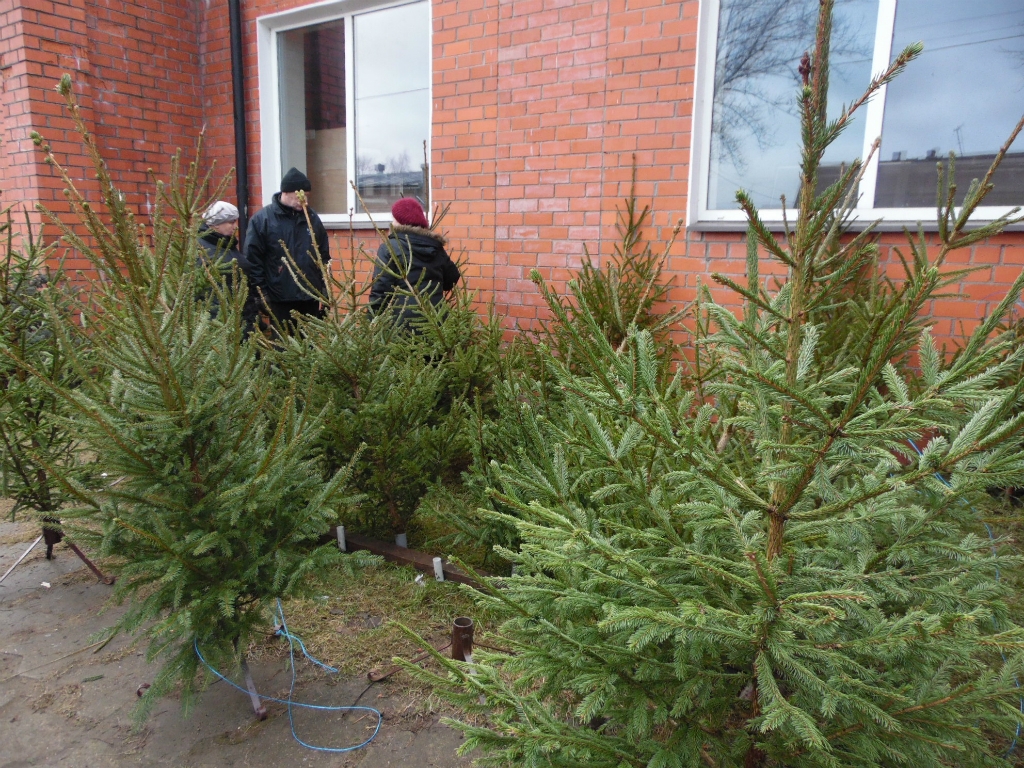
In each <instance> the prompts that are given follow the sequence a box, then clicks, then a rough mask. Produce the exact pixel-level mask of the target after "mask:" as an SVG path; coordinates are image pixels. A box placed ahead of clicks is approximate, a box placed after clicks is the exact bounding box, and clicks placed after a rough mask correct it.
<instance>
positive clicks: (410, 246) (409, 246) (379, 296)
mask: <svg viewBox="0 0 1024 768" xmlns="http://www.w3.org/2000/svg"><path fill="white" fill-rule="evenodd" d="M444 246H445V239H444V238H443V237H441V235H439V234H437V233H435V232H432V231H431V230H429V229H423V228H422V227H410V226H406V225H404V224H393V225H392V226H391V233H390V235H389V236H388V240H387V242H385V243H381V246H380V248H378V249H377V263H376V264H375V265H374V268H373V287H372V288H371V289H370V309H371V310H372V311H373V312H374V313H377V312H380V311H382V310H383V309H385V308H387V307H391V308H393V309H394V310H395V311H396V313H397V316H398V320H399V322H401V323H402V324H403V325H407V324H408V323H409V321H410V320H412V319H413V318H415V317H417V316H418V315H419V312H418V311H417V306H418V305H417V302H416V299H415V297H413V296H411V295H409V293H410V291H409V286H412V288H413V290H415V291H416V293H417V294H419V296H420V298H421V299H423V300H429V301H430V303H431V304H433V305H434V306H435V307H436V306H437V305H438V304H440V303H441V301H443V300H444V294H445V293H446V292H447V291H450V290H451V289H452V288H453V287H454V286H455V284H456V283H457V282H458V281H459V277H461V275H460V274H459V268H458V267H457V266H455V263H454V262H453V261H452V260H451V258H450V257H449V256H448V252H447V251H446V250H445V249H444ZM396 262H397V263H396ZM403 275H405V276H406V277H407V279H408V284H406V279H405V278H403Z"/></svg>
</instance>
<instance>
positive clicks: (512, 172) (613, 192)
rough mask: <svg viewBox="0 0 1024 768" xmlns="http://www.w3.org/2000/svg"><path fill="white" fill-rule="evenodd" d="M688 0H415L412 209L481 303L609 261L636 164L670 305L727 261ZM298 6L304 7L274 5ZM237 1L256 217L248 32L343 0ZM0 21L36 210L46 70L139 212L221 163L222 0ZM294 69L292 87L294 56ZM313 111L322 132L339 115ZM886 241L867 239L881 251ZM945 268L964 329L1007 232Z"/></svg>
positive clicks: (262, 133) (1018, 258)
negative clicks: (706, 196) (420, 114)
mask: <svg viewBox="0 0 1024 768" xmlns="http://www.w3.org/2000/svg"><path fill="white" fill-rule="evenodd" d="M355 1H356V0H348V2H355ZM360 1H361V0H360ZM707 1H708V0H705V1H704V2H698V0H430V3H429V19H430V20H429V29H428V30H426V31H425V32H424V34H425V35H426V36H427V37H426V39H427V40H428V41H429V56H430V73H429V78H430V79H429V84H430V110H429V126H430V128H429V134H430V135H429V160H430V166H429V171H430V182H431V192H430V194H431V201H432V202H433V203H435V204H442V205H450V206H451V208H450V212H449V214H448V216H447V218H446V220H445V225H446V226H445V229H446V232H447V234H448V235H449V237H450V239H451V241H452V243H453V244H454V246H455V250H456V251H464V258H465V259H466V260H467V262H468V266H467V269H466V277H467V284H468V285H469V286H470V287H471V288H473V289H476V290H478V291H479V294H480V297H481V299H482V300H484V301H488V300H490V299H491V298H493V299H494V301H495V302H496V305H497V308H498V311H499V312H500V313H501V314H502V315H504V316H505V317H507V318H508V319H509V323H510V324H511V323H513V322H516V321H524V322H529V321H531V320H533V319H535V318H537V317H538V313H539V312H540V311H541V310H540V306H539V305H540V298H539V296H538V294H537V292H536V290H535V289H534V287H533V285H532V284H531V283H530V282H529V279H528V274H529V271H530V270H531V269H533V268H537V269H539V270H540V271H541V273H542V274H544V275H545V277H546V278H548V279H549V280H551V281H552V282H554V283H556V284H557V283H560V282H563V281H564V280H566V279H567V278H568V276H569V275H570V274H571V272H572V270H573V269H574V268H575V267H576V266H577V265H578V264H579V261H580V258H581V257H582V255H583V251H584V247H586V248H587V249H588V250H589V252H590V253H591V254H592V255H606V254H608V253H610V252H611V248H612V244H613V242H614V241H615V240H616V231H615V221H616V207H617V206H618V205H619V204H620V203H621V200H622V198H623V196H624V195H625V194H626V192H627V191H628V188H629V183H630V174H631V166H632V163H633V159H634V158H635V161H636V164H637V173H638V185H637V192H638V195H639V197H640V198H641V201H642V202H645V203H646V202H650V203H651V204H652V207H653V209H654V216H653V219H652V222H651V226H650V228H649V230H648V233H647V234H648V237H649V239H651V240H652V241H653V242H655V243H659V242H664V241H665V240H667V238H668V237H669V235H670V233H671V230H672V228H673V227H674V226H675V224H676V222H677V221H678V220H679V219H680V218H683V219H686V218H687V217H688V218H689V221H688V224H689V226H687V228H686V229H685V230H684V232H683V233H682V234H681V235H680V237H679V239H678V241H677V242H676V244H675V246H674V247H673V248H672V251H671V254H670V257H669V262H668V266H669V273H670V274H671V275H673V277H674V286H675V287H674V288H673V291H672V294H671V297H672V299H673V300H674V301H679V302H683V301H687V300H689V299H690V298H692V297H693V295H694V288H695V285H696V282H697V280H698V279H699V278H701V277H704V276H706V275H708V274H709V273H710V272H712V271H719V272H724V273H731V274H740V273H742V271H743V251H744V247H745V246H744V242H743V240H744V238H743V233H742V227H738V226H736V225H735V223H728V222H727V223H726V224H724V225H722V224H721V223H719V224H717V225H712V226H704V225H703V224H702V223H701V222H699V221H697V220H696V219H697V218H698V217H697V216H696V214H695V206H694V199H692V196H691V191H692V190H691V185H693V184H694V174H693V173H691V166H692V165H695V164H696V163H697V155H698V154H699V153H700V152H701V151H703V150H702V149H701V148H700V147H699V146H697V144H698V139H699V138H700V132H701V129H700V125H699V123H700V120H701V119H703V118H700V115H699V113H700V109H701V104H702V100H703V101H704V102H707V101H708V100H709V96H708V95H707V94H704V95H703V96H702V95H701V87H700V80H699V78H700V77H702V75H701V72H702V67H703V68H705V70H704V71H705V75H704V77H707V74H706V68H707V67H709V66H710V67H711V69H712V70H713V69H714V66H715V64H714V61H715V60H714V58H713V57H711V58H709V56H708V55H707V54H704V55H703V59H700V58H699V48H700V45H699V41H701V42H702V44H704V45H706V40H707V33H706V31H705V32H703V33H702V32H701V29H700V27H701V25H702V24H706V23H707V19H706V14H707V13H708V11H707V7H706V5H707ZM775 1H776V2H779V1H780V0H775ZM717 2H718V3H720V4H721V5H722V6H723V7H725V6H727V4H728V3H727V2H726V0H717ZM368 5H369V6H370V7H373V4H368V3H365V2H364V3H363V4H362V5H361V6H360V7H364V6H368ZM814 5H816V4H814ZM702 6H704V7H702ZM716 7H717V6H716ZM320 9H322V11H321V10H320ZM300 11H301V12H302V13H305V14H307V15H306V16H298V15H296V16H295V17H294V19H292V17H290V16H289V15H288V14H289V13H292V14H297V13H298V12H300ZM241 12H242V30H243V43H244V83H245V97H246V118H247V119H246V126H245V133H246V145H247V146H246V154H247V158H248V169H249V178H250V191H249V199H248V201H247V202H248V206H249V210H250V212H254V211H255V210H257V209H258V207H259V206H260V205H262V204H263V203H264V202H265V200H266V199H267V197H268V196H269V194H270V193H271V192H273V191H276V189H277V187H276V184H277V181H278V179H279V177H278V178H267V176H268V175H269V174H268V172H267V169H268V168H273V167H275V166H274V162H270V160H271V159H270V158H268V157H266V156H265V155H266V152H267V150H266V147H267V146H268V144H267V135H268V132H272V131H277V130H279V128H280V130H282V131H283V130H285V129H284V128H281V127H280V126H278V125H276V124H272V123H273V122H274V119H275V117H274V115H273V114H271V113H268V103H269V102H268V94H269V91H268V87H269V85H268V80H267V72H268V66H269V64H268V61H267V60H266V59H267V51H268V50H269V49H268V47H267V46H268V45H269V44H271V43H268V41H271V42H272V40H273V39H274V38H273V35H275V34H278V33H279V29H286V28H287V27H288V25H289V24H291V25H293V26H294V25H300V24H302V23H307V24H310V23H319V22H320V21H323V20H324V19H327V20H329V19H330V18H331V17H332V16H335V15H338V14H343V13H345V12H346V4H345V3H342V2H326V3H318V4H311V3H308V2H306V0H242V2H241ZM702 13H703V14H705V15H702ZM317 14H320V15H319V16H318V15H317ZM267 19H270V21H267ZM275 19H283V21H275ZM0 23H2V32H0V72H2V75H3V89H4V90H3V104H2V114H3V119H4V129H5V131H4V133H5V136H6V138H7V141H6V142H5V143H4V144H3V146H2V150H0V151H2V154H0V187H2V189H3V200H4V201H5V202H6V203H8V204H10V203H12V202H19V201H20V202H25V203H35V202H37V201H38V202H41V203H43V204H44V205H46V206H47V207H49V208H51V209H52V210H54V211H56V212H58V213H59V212H61V211H62V210H64V208H65V206H66V204H65V202H64V200H63V198H62V196H61V194H60V184H59V180H58V179H57V178H56V177H55V175H54V174H53V172H52V171H51V170H50V169H49V168H48V167H47V166H46V165H45V164H44V163H42V162H41V160H42V158H41V155H40V153H39V152H38V150H37V149H36V148H34V147H33V146H32V142H31V139H30V138H29V134H30V133H31V132H32V131H33V130H36V131H39V132H40V133H42V134H43V135H44V136H45V137H46V138H47V139H48V140H49V141H50V142H51V144H52V145H53V146H54V148H55V150H56V153H57V155H58V157H59V158H62V160H64V161H65V162H66V164H67V165H68V166H69V167H70V168H72V169H74V171H75V172H76V173H77V174H78V175H79V176H81V177H82V178H83V179H86V180H87V179H88V178H90V176H91V174H90V172H89V170H88V163H87V161H86V158H84V157H83V155H82V152H81V147H80V144H79V143H78V142H77V140H76V139H75V137H74V136H73V135H71V133H70V131H71V125H70V122H69V120H68V119H67V117H66V116H65V115H64V114H63V112H62V108H61V98H60V96H59V95H58V94H57V93H56V92H55V91H54V90H53V88H54V85H55V84H56V83H57V81H58V80H59V78H60V76H61V74H62V73H64V72H69V73H71V75H72V77H73V80H74V84H75V90H76V93H77V94H78V96H79V99H80V102H81V104H82V106H83V109H84V112H85V115H86V118H87V120H88V121H89V123H90V126H91V127H92V129H93V131H94V133H95V135H96V137H97V140H98V143H99V145H100V147H101V148H102V149H103V151H104V152H105V155H106V157H107V160H108V163H109V165H110V168H111V171H112V173H113V175H114V177H115V179H116V180H117V183H118V184H119V185H120V187H121V189H122V190H123V191H124V192H125V193H126V194H127V195H128V198H129V201H130V202H132V203H134V204H136V205H137V206H138V210H139V211H140V213H141V214H145V213H146V211H147V206H148V204H149V203H150V197H149V195H150V194H151V189H152V187H151V182H150V179H149V178H148V172H149V171H150V169H152V171H153V173H154V174H155V175H156V176H157V177H158V178H159V177H166V175H167V174H168V172H169V160H170V156H171V154H172V153H173V151H174V150H175V149H176V148H178V147H183V148H185V151H186V152H188V151H189V148H190V147H192V146H193V144H194V142H195V139H196V136H197V135H198V134H199V133H200V131H201V130H202V129H203V128H204V126H205V134H206V145H207V153H206V154H207V157H208V158H209V159H210V160H211V161H212V160H216V162H217V167H218V168H219V169H221V170H222V171H226V170H227V169H229V168H230V167H232V166H233V165H234V157H235V146H234V135H235V133H234V126H233V120H232V98H233V93H232V80H231V55H230V31H229V21H228V4H227V2H226V0H138V1H137V2H125V1H124V0H0ZM275 24H277V25H278V26H277V27H275V26H274V25H275ZM702 34H703V35H704V36H703V37H701V35H702ZM323 39H324V40H326V41H327V42H325V43H323V44H324V45H327V44H328V43H329V42H330V38H327V37H325V38H323ZM371 53H372V52H371ZM377 53H378V54H379V55H380V56H381V57H386V56H387V55H388V52H387V51H386V50H383V51H379V52H377ZM319 55H326V54H318V56H319ZM261 57H263V58H262V59H261ZM308 61H309V57H308V56H307V64H308ZM306 76H307V85H308V82H309V80H308V78H309V73H308V69H307V75H306ZM715 87H719V86H718V85H717V84H716V85H715ZM280 98H282V99H283V98H285V95H282V96H281V97H280ZM328 106H330V105H328ZM327 112H331V110H330V109H326V110H325V114H326V113H327ZM268 114H270V117H269V118H268ZM318 119H320V120H321V121H330V120H333V121H334V122H331V123H330V125H333V126H341V123H339V122H338V120H339V119H340V118H337V117H334V118H331V117H330V115H328V116H327V117H323V116H321V117H320V118H318ZM309 120H310V117H309V115H308V114H307V116H306V126H307V135H306V140H307V147H308V146H312V145H311V144H309V141H310V139H309V131H310V130H314V132H315V129H309V128H308V126H309V125H311V123H310V122H309ZM705 122H706V121H705ZM323 124H325V125H326V124H328V123H323ZM341 127H343V126H341ZM701 140H706V137H705V138H704V139H701ZM350 146H351V144H350ZM901 157H902V156H901ZM893 158H894V160H895V159H896V154H895V153H894V154H893ZM355 162H356V158H355V157H353V158H351V159H350V162H349V165H353V164H354V163H355ZM893 167H895V166H893ZM315 170H316V169H310V170H309V171H308V172H310V175H311V176H312V175H313V172H315ZM349 173H354V172H353V171H350V172H349ZM1018 178H1019V176H1018ZM83 183H84V184H85V185H86V187H87V188H88V181H84V182H83ZM316 192H318V190H316V189H315V190H314V193H316ZM234 194H235V191H234V188H233V187H232V188H230V189H229V191H228V193H227V195H226V198H227V199H229V200H231V201H232V202H236V201H235V198H234ZM693 194H696V193H693ZM1017 202H1022V203H1024V200H1020V201H1017ZM313 205H314V207H317V198H316V197H315V196H314V198H313ZM378 218H380V217H378ZM331 232H332V243H333V248H334V252H335V253H336V254H338V255H339V256H341V257H345V256H346V254H347V251H348V248H349V242H350V233H349V227H348V226H347V224H345V223H344V221H342V220H341V219H338V220H336V221H335V222H334V224H333V225H331ZM48 234H50V235H51V236H52V234H53V233H52V232H50V233H48ZM356 238H358V239H359V240H360V241H364V242H367V243H368V244H370V243H371V241H372V240H373V239H374V238H375V235H374V233H373V231H372V230H368V229H366V228H365V227H363V228H359V229H358V230H357V232H356ZM902 239H903V237H902V235H900V234H897V233H893V234H887V235H885V242H886V243H889V244H899V243H900V242H901V240H902ZM957 264H958V265H961V264H970V265H973V266H977V267H980V268H981V269H980V270H979V271H978V272H976V273H974V274H973V275H972V276H970V277H968V278H965V280H964V282H963V284H962V286H961V288H962V290H963V293H964V294H965V296H966V298H965V299H961V300H955V299H950V300H946V301H943V302H938V303H937V304H936V306H935V307H934V313H935V316H936V318H937V320H938V321H939V323H940V325H939V328H938V331H939V332H941V333H943V334H956V333H957V332H958V331H959V325H958V323H959V322H960V321H966V322H967V323H968V325H969V323H970V321H971V320H976V319H977V318H980V317H981V316H983V315H984V313H985V312H986V310H987V308H988V307H989V306H990V305H991V304H992V303H993V302H995V301H998V299H999V298H1000V297H1001V296H1002V293H1003V292H1004V291H1005V288H1006V287H1007V286H1008V285H1009V284H1010V282H1011V281H1012V280H1013V279H1014V278H1015V277H1016V275H1018V274H1019V273H1020V270H1021V268H1022V266H1024V234H1022V233H1019V232H1014V233H1008V234H1005V235H1003V236H1001V237H1000V238H999V239H998V240H995V241H991V242H987V243H983V244H979V245H977V246H974V247H973V248H971V249H970V250H969V251H968V252H965V253H963V254H960V255H959V256H958V262H957ZM70 266H71V267H72V268H80V267H82V266H84V263H82V262H76V261H74V260H72V261H71V263H70Z"/></svg>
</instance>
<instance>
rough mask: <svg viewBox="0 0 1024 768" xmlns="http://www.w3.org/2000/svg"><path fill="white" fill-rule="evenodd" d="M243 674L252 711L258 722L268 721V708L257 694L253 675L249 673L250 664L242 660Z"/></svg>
mask: <svg viewBox="0 0 1024 768" xmlns="http://www.w3.org/2000/svg"><path fill="white" fill-rule="evenodd" d="M242 673H243V674H244V675H245V687H246V688H248V689H249V701H250V703H251V704H252V711H253V712H254V713H255V715H256V719H257V720H266V719H267V708H266V707H264V706H263V702H261V701H260V695H259V694H258V693H257V692H256V683H254V682H253V681H252V673H251V672H250V671H249V664H248V662H246V660H245V659H242Z"/></svg>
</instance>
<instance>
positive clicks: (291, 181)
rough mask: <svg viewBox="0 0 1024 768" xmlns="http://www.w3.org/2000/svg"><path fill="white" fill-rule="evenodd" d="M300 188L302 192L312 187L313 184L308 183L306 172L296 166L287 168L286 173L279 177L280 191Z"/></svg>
mask: <svg viewBox="0 0 1024 768" xmlns="http://www.w3.org/2000/svg"><path fill="white" fill-rule="evenodd" d="M300 189H301V190H302V191H303V192H310V191H312V189H313V185H312V184H310V183H309V179H308V178H306V174H304V173H303V172H302V171H300V170H299V169H298V168H289V169H288V173H286V174H285V175H284V178H283V179H281V191H282V192H298V191H299V190H300Z"/></svg>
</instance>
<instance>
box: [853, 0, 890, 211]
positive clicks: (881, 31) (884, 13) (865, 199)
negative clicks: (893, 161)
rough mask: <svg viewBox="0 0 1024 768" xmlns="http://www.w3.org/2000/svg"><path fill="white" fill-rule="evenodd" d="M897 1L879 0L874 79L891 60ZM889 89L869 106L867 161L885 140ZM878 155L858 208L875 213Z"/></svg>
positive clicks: (863, 184)
mask: <svg viewBox="0 0 1024 768" xmlns="http://www.w3.org/2000/svg"><path fill="white" fill-rule="evenodd" d="M896 2H897V0H879V3H878V21H877V25H876V27H875V52H874V55H873V56H872V60H871V76H872V77H875V76H877V75H879V74H881V73H882V72H884V71H885V70H886V68H887V67H888V66H889V61H890V59H891V57H892V35H893V29H894V28H895V26H896ZM885 91H886V86H884V85H883V86H882V87H881V88H879V89H878V92H877V93H876V94H875V95H874V97H873V98H872V99H871V101H870V102H868V105H867V113H866V114H865V116H864V150H863V153H862V155H861V157H864V158H866V157H868V153H870V152H871V145H872V144H874V142H875V139H879V138H881V136H882V124H883V120H884V118H885ZM879 155H880V151H879V152H875V153H874V155H872V156H871V160H870V161H869V162H868V165H867V169H866V170H865V171H864V178H863V180H862V181H861V185H860V200H859V202H858V204H857V207H858V208H862V209H872V208H874V206H875V185H876V183H877V181H878V162H879V159H880V158H879Z"/></svg>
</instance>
